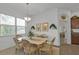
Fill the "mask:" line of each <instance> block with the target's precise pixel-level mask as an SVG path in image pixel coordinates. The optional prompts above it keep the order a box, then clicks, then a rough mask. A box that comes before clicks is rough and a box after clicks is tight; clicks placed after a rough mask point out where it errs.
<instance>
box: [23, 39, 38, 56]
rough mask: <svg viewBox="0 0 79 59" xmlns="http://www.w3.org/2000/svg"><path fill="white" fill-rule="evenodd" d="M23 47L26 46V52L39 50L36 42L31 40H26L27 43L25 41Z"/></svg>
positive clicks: (32, 52) (31, 52)
mask: <svg viewBox="0 0 79 59" xmlns="http://www.w3.org/2000/svg"><path fill="white" fill-rule="evenodd" d="M23 48H24V54H29V55H31V54H36V51H37V47H36V45H34V44H31V43H29V41H27V40H26V41H25V43H23Z"/></svg>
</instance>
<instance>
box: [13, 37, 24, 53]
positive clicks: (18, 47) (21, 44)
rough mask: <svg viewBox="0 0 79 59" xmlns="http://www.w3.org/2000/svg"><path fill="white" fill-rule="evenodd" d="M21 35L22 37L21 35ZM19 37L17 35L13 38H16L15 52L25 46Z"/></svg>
mask: <svg viewBox="0 0 79 59" xmlns="http://www.w3.org/2000/svg"><path fill="white" fill-rule="evenodd" d="M19 37H20V36H19ZM19 37H17V36H16V37H14V38H13V40H14V42H15V52H17V51H19V50H22V49H23V47H22V46H23V43H22V41H21V42H19V41H18V38H19Z"/></svg>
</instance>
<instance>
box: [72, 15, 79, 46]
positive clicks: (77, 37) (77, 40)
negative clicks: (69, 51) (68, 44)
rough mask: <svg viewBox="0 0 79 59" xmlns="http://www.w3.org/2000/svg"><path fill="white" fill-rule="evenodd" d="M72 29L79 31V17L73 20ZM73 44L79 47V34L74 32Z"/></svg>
mask: <svg viewBox="0 0 79 59" xmlns="http://www.w3.org/2000/svg"><path fill="white" fill-rule="evenodd" d="M71 28H72V30H73V29H79V17H77V16H74V17H72V19H71ZM71 38H72V44H77V45H79V32H74V31H72V37H71Z"/></svg>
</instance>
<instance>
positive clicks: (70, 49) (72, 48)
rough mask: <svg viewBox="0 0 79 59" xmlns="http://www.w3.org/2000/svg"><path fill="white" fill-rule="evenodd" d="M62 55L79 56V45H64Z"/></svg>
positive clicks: (61, 49) (61, 50)
mask: <svg viewBox="0 0 79 59" xmlns="http://www.w3.org/2000/svg"><path fill="white" fill-rule="evenodd" d="M60 54H61V55H79V45H67V44H64V45H62V46H61V48H60Z"/></svg>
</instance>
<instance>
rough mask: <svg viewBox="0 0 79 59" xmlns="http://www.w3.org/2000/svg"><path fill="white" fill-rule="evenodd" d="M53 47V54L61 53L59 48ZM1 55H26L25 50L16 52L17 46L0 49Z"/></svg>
mask: <svg viewBox="0 0 79 59" xmlns="http://www.w3.org/2000/svg"><path fill="white" fill-rule="evenodd" d="M53 49H54V51H53V54H54V55H59V48H58V47H54V48H53ZM0 55H24V52H23V50H20V51H17V53H16V52H15V47H11V48H9V49H5V50H3V51H0ZM43 55H44V54H43Z"/></svg>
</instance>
